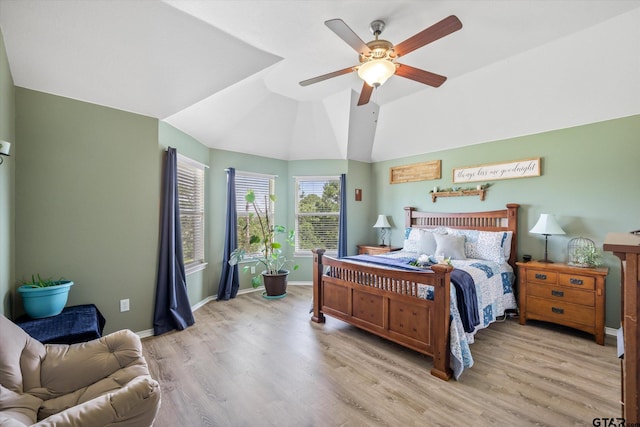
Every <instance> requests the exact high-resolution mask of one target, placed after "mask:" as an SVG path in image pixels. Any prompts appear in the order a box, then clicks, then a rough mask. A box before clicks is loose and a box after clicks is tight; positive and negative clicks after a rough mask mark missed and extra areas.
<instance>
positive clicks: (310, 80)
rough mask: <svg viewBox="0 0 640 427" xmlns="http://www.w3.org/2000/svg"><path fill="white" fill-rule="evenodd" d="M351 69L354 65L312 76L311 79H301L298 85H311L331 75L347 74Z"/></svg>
mask: <svg viewBox="0 0 640 427" xmlns="http://www.w3.org/2000/svg"><path fill="white" fill-rule="evenodd" d="M353 69H354V67H349V68H345V69H343V70H338V71H334V72H333V73H327V74H323V75H321V76H318V77H314V78H312V79H307V80H303V81H301V82H300V86H309V85H312V84H314V83H318V82H321V81H324V80H327V79H330V78H332V77H338V76H341V75H343V74H347V73H350V72H352V71H353Z"/></svg>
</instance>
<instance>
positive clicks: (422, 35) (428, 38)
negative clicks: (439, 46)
mask: <svg viewBox="0 0 640 427" xmlns="http://www.w3.org/2000/svg"><path fill="white" fill-rule="evenodd" d="M460 28H462V22H460V20H459V19H458V17H457V16H455V15H451V16H448V17H446V18H444V19H443V20H442V21H440V22H438V23H435V24H433V25H432V26H430V27H429V28H427V29H424V30H422V31H420V32H419V33H418V34H416V35H414V36H412V37H409V38H408V39H406V40H405V41H403V42H402V43H399V44H397V45H396V46H395V47H394V48H393V50H394V51H395V53H396V55H398V56H403V55H406V54H407V53H409V52H413V51H414V50H416V49H418V48H420V47H422V46H424V45H426V44H429V43H431V42H434V41H436V40H438V39H441V38H442V37H444V36H447V35H449V34H451V33H453V32H455V31H458V30H459V29H460Z"/></svg>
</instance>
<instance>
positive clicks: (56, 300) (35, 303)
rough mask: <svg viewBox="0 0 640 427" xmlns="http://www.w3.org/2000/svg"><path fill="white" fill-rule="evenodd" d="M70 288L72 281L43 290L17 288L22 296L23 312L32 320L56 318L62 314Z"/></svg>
mask: <svg viewBox="0 0 640 427" xmlns="http://www.w3.org/2000/svg"><path fill="white" fill-rule="evenodd" d="M71 286H73V282H72V281H70V280H62V281H60V282H58V284H57V285H55V286H47V287H44V288H34V287H32V286H29V285H22V286H20V287H19V288H18V292H19V293H20V295H21V296H22V305H23V307H24V311H25V312H26V313H27V314H28V315H29V316H30V317H32V318H34V319H40V318H42V317H51V316H56V315H58V314H60V313H61V312H62V309H63V308H64V306H65V304H66V303H67V297H68V296H69V290H70V289H71Z"/></svg>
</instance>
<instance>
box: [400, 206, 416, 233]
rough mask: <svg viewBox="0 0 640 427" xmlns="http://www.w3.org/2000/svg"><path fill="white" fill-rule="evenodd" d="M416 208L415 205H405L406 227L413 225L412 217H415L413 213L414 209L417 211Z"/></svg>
mask: <svg viewBox="0 0 640 427" xmlns="http://www.w3.org/2000/svg"><path fill="white" fill-rule="evenodd" d="M415 210H416V208H414V207H411V206H405V208H404V227H405V228H409V227H411V219H412V217H413V215H412V214H413V211H415ZM403 231H404V230H403Z"/></svg>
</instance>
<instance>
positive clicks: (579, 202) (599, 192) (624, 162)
mask: <svg viewBox="0 0 640 427" xmlns="http://www.w3.org/2000/svg"><path fill="white" fill-rule="evenodd" d="M530 157H541V158H542V175H541V176H540V177H532V178H522V179H511V180H501V181H492V183H493V185H492V186H491V187H490V188H489V189H488V192H487V195H486V199H485V201H484V202H481V201H480V200H479V198H478V197H459V198H441V199H438V200H437V202H436V203H432V201H431V197H430V195H429V191H430V190H431V189H432V188H433V187H434V186H436V185H437V186H439V187H441V188H444V187H451V186H452V185H453V182H452V168H454V167H463V166H474V165H479V164H484V163H494V162H508V161H511V160H518V159H525V158H530ZM638 159H640V116H632V117H627V118H621V119H616V120H610V121H606V122H600V123H593V124H589V125H585V126H579V127H574V128H569V129H562V130H558V131H552V132H545V133H541V134H536V135H530V136H523V137H519V138H511V139H507V140H503V141H496V142H489V143H485V144H480V145H475V146H470V147H465V148H460V149H454V150H446V151H442V152H438V153H431V154H425V155H420V156H414V157H410V158H404V159H397V160H393V161H386V162H379V163H376V164H374V165H373V181H374V187H375V188H376V195H377V198H376V201H375V204H374V206H376V207H377V210H380V211H383V210H386V211H389V213H390V214H392V215H393V221H394V225H395V227H394V228H393V229H392V243H393V244H395V245H400V246H401V245H402V229H403V227H404V221H403V210H402V207H404V206H416V207H417V208H418V209H419V210H423V211H424V210H426V211H437V212H462V211H467V212H473V211H481V210H491V209H502V208H504V206H505V204H507V203H519V204H520V205H521V208H520V212H519V218H520V222H519V230H518V234H519V238H518V253H519V254H520V256H521V255H522V254H531V255H533V257H534V259H539V258H542V257H543V255H544V239H543V238H542V236H538V235H531V234H529V233H528V230H529V229H531V227H533V225H534V224H535V222H536V221H537V219H538V217H539V215H540V214H541V213H551V214H554V215H555V216H556V219H557V220H558V222H559V224H560V225H561V226H562V228H563V229H564V230H565V232H566V233H567V234H566V236H550V237H549V257H550V258H551V259H553V260H556V261H563V262H564V261H566V247H567V243H568V242H569V240H570V239H571V238H573V237H578V236H583V237H588V238H590V239H592V240H594V241H595V243H596V245H597V246H598V247H599V248H600V249H602V243H603V241H604V238H605V236H606V234H607V232H613V231H618V232H626V231H630V230H637V229H638V228H640V217H639V214H638V213H639V212H640V190H639V189H638V183H639V182H640V168H639V167H638ZM427 160H442V179H439V180H433V181H423V182H416V183H407V184H395V185H392V184H389V182H388V176H389V167H391V166H397V165H403V164H408V163H416V162H423V161H427ZM604 262H605V265H606V266H607V267H609V268H610V274H609V276H608V278H607V295H606V325H607V326H609V327H612V328H617V327H618V326H619V319H620V291H619V284H620V264H619V261H618V259H617V258H615V257H614V256H613V255H611V254H609V253H606V254H604Z"/></svg>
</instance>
